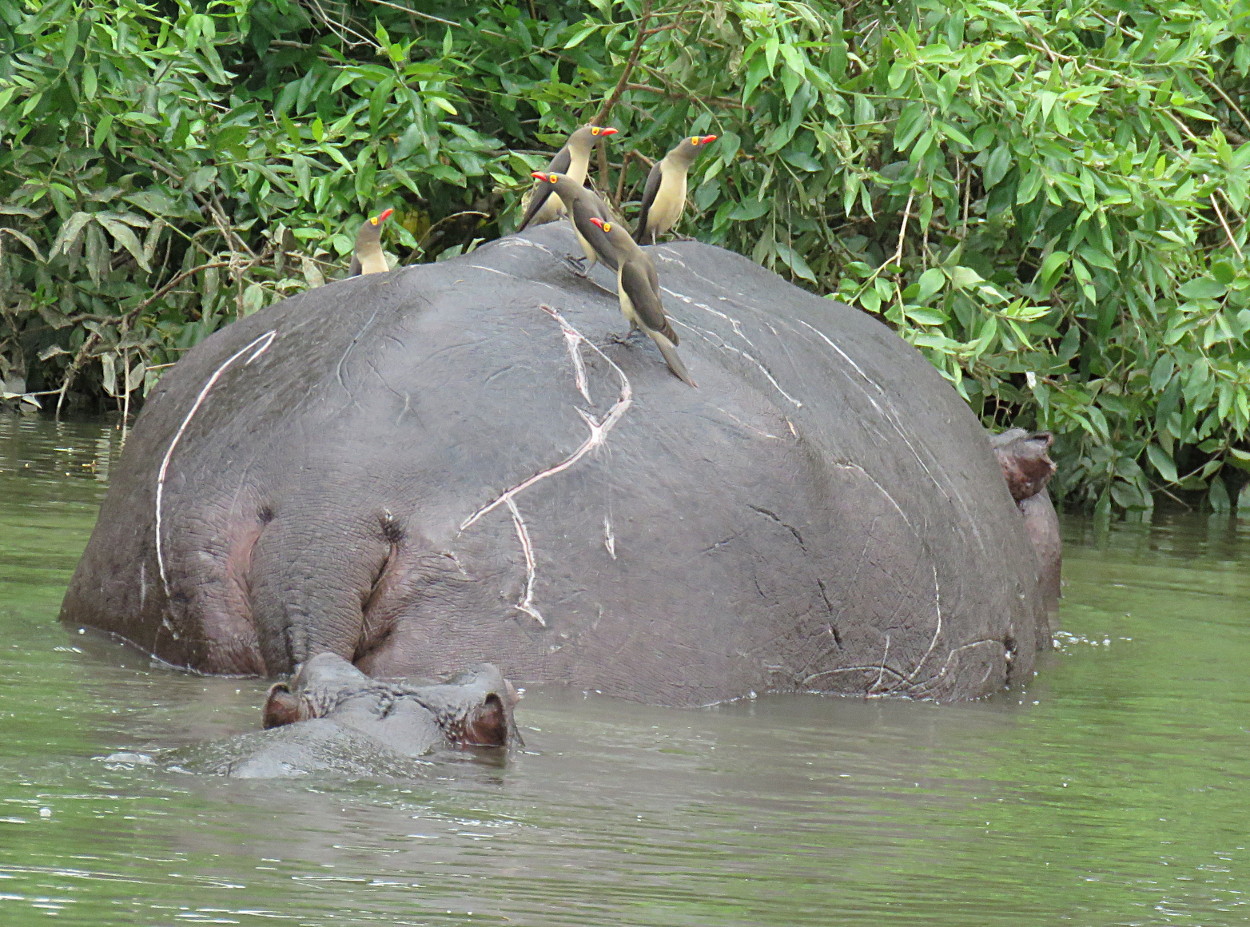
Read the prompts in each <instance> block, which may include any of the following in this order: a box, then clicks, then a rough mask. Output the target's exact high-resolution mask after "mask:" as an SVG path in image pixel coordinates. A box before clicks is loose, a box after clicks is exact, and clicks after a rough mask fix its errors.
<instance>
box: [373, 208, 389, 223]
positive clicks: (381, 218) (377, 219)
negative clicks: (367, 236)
mask: <svg viewBox="0 0 1250 927" xmlns="http://www.w3.org/2000/svg"><path fill="white" fill-rule="evenodd" d="M394 211H395V210H393V209H383V210H382V211H381V212H380V213H378V214H377V215H376V216H374V217H373V218H372V219H370V220H369V221H370V222H371V223H372V224H373V225H381V224H382V223H383V222H385V221H386V220H387V219H389V218H390V217H391V213H393V212H394Z"/></svg>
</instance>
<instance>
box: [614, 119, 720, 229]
mask: <svg viewBox="0 0 1250 927" xmlns="http://www.w3.org/2000/svg"><path fill="white" fill-rule="evenodd" d="M714 141H716V136H715V135H692V136H690V137H689V138H683V139H682V140H681V144H679V145H678V146H677V147H676V148H674V149H673V150H672V151H670V152H669V153H668V154H666V155H665V156H664V157H662V158H661V159H660V160H659V161H656V162H655V164H654V165H652V167H651V173H649V174H648V175H647V185H646V186H645V187H644V188H643V191H642V206H641V208H640V209H639V211H638V227H637V229H636V230H635V231H634V240H635V241H637V242H638V243H639V244H640V245H654V244H655V242H656V239H658V238H659V237H660V236H661V235H663V234H664V233H665V232H667V231H668V230H669V229H671V228H672V227H673V226H674V225H676V224H677V220H678V219H680V218H681V213H682V210H683V209H685V208H686V174H687V173H689V171H690V164H691V162H692V161H694V159H695V158H696V157H697V156H698V155H699V154H700V153H701V152H702V151H703V149H704V148H705V147H707V146H708V145H710V144H711V143H712V142H714Z"/></svg>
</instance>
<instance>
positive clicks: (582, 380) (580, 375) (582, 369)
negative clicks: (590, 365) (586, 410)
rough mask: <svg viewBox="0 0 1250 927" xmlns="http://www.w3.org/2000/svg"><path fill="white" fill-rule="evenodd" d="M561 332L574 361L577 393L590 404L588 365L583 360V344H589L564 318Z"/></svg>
mask: <svg viewBox="0 0 1250 927" xmlns="http://www.w3.org/2000/svg"><path fill="white" fill-rule="evenodd" d="M559 322H560V331H562V332H563V333H564V346H565V347H566V348H567V349H568V352H569V359H570V360H572V361H573V379H574V381H575V382H576V383H577V391H578V392H579V393H581V394H582V398H583V399H585V400H586V402H587V403H590V401H591V399H590V388H589V385H588V384H587V382H586V363H585V361H583V360H582V344H583V343H589V342H587V341H586V337H585V336H584V335H583V334H582V333H581V332H579V331H577V329H575V328H573V326H571V325H569V323H568V322H566V321H564V319H563V317H561V318H560V319H559Z"/></svg>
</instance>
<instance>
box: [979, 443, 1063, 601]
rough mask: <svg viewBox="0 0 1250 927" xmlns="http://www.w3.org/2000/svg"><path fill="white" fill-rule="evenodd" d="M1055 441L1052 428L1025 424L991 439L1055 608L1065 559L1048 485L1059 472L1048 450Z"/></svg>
mask: <svg viewBox="0 0 1250 927" xmlns="http://www.w3.org/2000/svg"><path fill="white" fill-rule="evenodd" d="M1053 442H1054V436H1053V435H1051V433H1050V432H1048V431H1037V432H1028V431H1025V430H1024V429H1023V428H1011V429H1009V430H1007V431H1004V432H1003V433H1002V434H998V435H995V436H994V437H993V438H991V439H990V443H991V445H992V446H993V448H994V453H995V454H997V455H998V462H999V464H1000V465H1001V466H1002V468H1003V476H1004V477H1006V479H1007V489H1008V490H1009V491H1010V492H1011V498H1013V499H1015V500H1016V506H1017V507H1018V508H1019V509H1020V514H1021V516H1022V517H1023V519H1024V528H1025V531H1026V532H1027V533H1028V536H1029V540H1030V541H1031V542H1032V544H1033V550H1034V553H1035V554H1036V555H1037V562H1038V574H1037V576H1038V585H1039V587H1040V589H1041V593H1042V597H1043V599H1044V600H1045V602H1046V606H1047V608H1048V609H1049V610H1051V611H1054V610H1055V609H1057V608H1058V607H1059V591H1060V582H1061V575H1060V574H1061V571H1062V562H1063V547H1062V544H1061V543H1060V539H1059V516H1058V514H1056V512H1055V506H1054V505H1053V504H1052V503H1051V501H1050V493H1049V492H1048V491H1047V489H1046V484H1047V483H1049V482H1050V478H1051V477H1052V476H1054V475H1055V464H1054V462H1053V461H1051V459H1050V457H1049V455H1048V453H1047V452H1048V451H1049V450H1050V446H1051V444H1052V443H1053Z"/></svg>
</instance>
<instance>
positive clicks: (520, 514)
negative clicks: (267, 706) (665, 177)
mask: <svg viewBox="0 0 1250 927" xmlns="http://www.w3.org/2000/svg"><path fill="white" fill-rule="evenodd" d="M576 247H577V245H576V242H575V240H574V238H573V236H572V233H571V231H570V230H569V229H568V228H567V227H566V226H565V225H564V224H563V223H552V224H550V225H546V226H541V227H539V228H536V229H532V230H527V231H526V232H525V233H524V234H522V235H512V236H508V237H506V238H503V239H500V240H498V241H495V242H492V243H490V244H488V245H485V246H483V247H481V248H479V249H477V250H476V251H473V252H471V253H469V254H466V255H462V256H457V257H455V258H452V259H450V260H447V261H443V262H439V263H435V264H426V265H417V266H409V267H404V268H400V269H397V270H394V271H389V272H385V273H377V274H369V275H365V276H359V277H353V278H350V279H345V280H341V281H337V282H334V283H330V284H328V285H326V286H323V287H319V288H315V289H311V290H308V291H307V292H304V293H301V294H298V295H295V296H292V297H290V298H288V299H285V300H283V301H281V302H278V303H276V304H274V305H272V306H269V307H267V308H265V309H262V310H261V311H258V312H256V313H255V314H253V315H251V316H248V317H246V318H242V319H239V320H237V321H235V322H233V323H232V324H230V325H228V326H226V327H225V328H223V329H222V330H220V331H218V332H217V333H215V334H214V335H212V336H211V337H209V338H207V339H205V340H204V341H203V342H201V343H200V344H198V345H196V346H195V347H194V348H193V349H192V350H190V351H188V352H187V354H186V355H185V356H184V357H183V359H182V360H181V361H180V362H179V363H178V364H177V365H176V366H175V367H174V368H173V369H171V370H169V371H167V372H166V373H165V375H164V376H163V377H162V379H161V381H160V383H159V384H158V385H157V386H156V388H155V389H154V391H153V393H152V394H151V395H150V397H149V398H148V399H147V401H146V403H145V406H144V408H143V410H142V412H141V414H140V415H139V418H138V420H137V421H136V423H135V426H134V428H133V430H132V432H131V434H130V437H129V440H128V441H127V442H126V447H125V451H124V453H123V455H122V457H121V460H120V461H119V464H118V465H117V467H115V468H114V475H113V479H112V483H111V485H110V487H109V491H108V494H107V496H106V498H105V500H104V503H103V506H102V509H101V512H100V517H99V520H98V523H97V525H96V527H95V530H94V532H93V534H92V537H91V539H90V541H89V543H88V545H87V548H86V550H85V552H84V554H83V557H82V560H81V562H80V563H79V565H78V568H77V570H76V572H75V574H74V577H73V579H72V581H71V584H70V587H69V590H68V592H67V593H66V597H65V600H64V604H63V608H62V613H61V616H62V619H63V620H64V621H66V622H68V623H71V624H74V625H83V626H91V627H95V628H100V629H103V630H105V631H109V632H112V633H114V634H116V635H119V636H121V637H124V638H126V639H129V640H130V641H132V642H134V643H136V644H137V645H139V646H140V647H142V648H143V649H145V650H146V651H148V652H150V653H153V654H155V655H156V656H158V657H159V658H161V659H162V660H165V661H167V662H168V663H171V664H174V665H177V666H184V667H189V668H192V669H195V670H197V671H200V672H205V673H224V674H259V675H266V676H276V675H281V674H285V673H289V672H290V671H291V669H292V667H293V666H295V665H296V664H299V663H301V662H303V661H306V660H308V659H310V658H311V657H312V656H314V655H315V654H318V653H320V652H322V651H325V652H329V653H334V654H338V655H339V656H341V657H342V658H344V659H346V660H348V661H350V662H351V663H353V664H354V665H355V666H357V667H358V668H359V669H361V670H362V671H363V672H365V673H367V674H369V675H372V676H379V677H388V676H407V675H413V674H421V675H438V674H442V673H445V672H447V671H449V670H450V669H453V668H455V667H457V666H463V665H466V664H469V663H474V662H479V661H489V662H493V663H495V664H497V665H499V666H500V667H501V668H502V669H503V671H504V672H505V673H506V674H507V676H508V677H509V678H510V679H513V680H514V681H516V682H517V683H518V684H539V683H541V684H547V685H566V686H572V687H577V688H579V689H581V690H583V691H591V692H601V693H604V694H606V695H610V696H618V697H622V698H627V699H634V700H639V701H644V702H649V703H653V704H660V705H671V706H682V705H686V706H689V705H702V704H708V703H714V702H719V701H725V700H730V699H736V698H743V697H749V696H751V695H753V694H763V693H768V692H821V693H842V694H859V695H869V696H883V695H907V696H912V697H918V698H933V699H956V698H971V697H978V696H983V695H987V694H989V693H992V692H995V691H997V690H999V689H1001V688H1002V687H1003V686H1005V685H1007V684H1009V683H1010V682H1011V681H1012V680H1014V679H1017V678H1023V677H1024V676H1026V675H1029V674H1030V673H1031V672H1032V668H1033V666H1034V661H1035V657H1036V654H1037V653H1038V652H1039V650H1041V649H1043V648H1048V647H1049V646H1050V645H1051V639H1050V633H1049V624H1048V618H1047V615H1046V606H1045V597H1044V596H1043V594H1042V592H1041V591H1040V589H1039V587H1038V581H1037V572H1038V569H1037V559H1036V555H1035V554H1034V552H1033V549H1032V547H1031V545H1030V541H1029V538H1028V534H1027V532H1026V531H1025V529H1024V525H1023V522H1022V519H1021V517H1020V512H1019V511H1018V510H1017V507H1016V504H1015V502H1014V500H1013V499H1012V496H1011V493H1010V492H1009V491H1008V487H1007V484H1006V481H1005V480H1004V479H1003V473H1002V470H1001V468H1000V465H999V463H998V462H997V460H996V458H995V454H994V452H993V450H992V448H991V446H990V442H989V440H988V439H987V436H986V433H985V432H984V431H983V429H982V427H981V425H980V423H979V421H978V420H977V418H976V416H975V415H974V414H973V413H972V412H971V411H970V410H969V408H968V407H967V405H966V403H964V402H963V401H962V400H961V399H960V397H959V396H958V394H957V393H956V392H955V390H954V389H953V388H951V386H950V385H949V384H948V383H947V382H946V381H945V380H944V379H943V378H942V377H941V376H940V375H939V373H938V372H937V371H936V370H935V369H934V368H933V366H932V365H931V364H929V363H928V362H927V361H926V360H925V358H924V357H923V356H922V355H921V354H920V353H919V352H918V351H916V350H915V349H913V348H912V347H911V346H910V345H908V344H907V343H906V342H904V341H903V340H902V339H901V338H899V337H898V336H897V335H896V334H895V333H893V332H892V331H891V330H890V329H889V328H887V327H886V326H885V325H883V324H882V323H881V322H880V321H878V320H876V319H874V318H872V317H871V316H869V315H867V314H865V313H863V312H860V311H858V310H856V309H853V308H851V307H849V306H846V305H843V304H841V303H838V302H836V301H833V300H830V299H822V298H820V297H817V296H814V295H812V294H810V293H807V292H805V291H803V290H801V289H799V288H798V287H796V286H793V285H792V284H790V283H788V282H786V281H784V280H782V279H781V278H780V277H778V276H777V275H776V274H773V273H771V272H770V271H768V270H765V269H763V268H761V267H759V266H758V265H756V264H754V263H752V262H751V261H750V260H748V259H747V258H744V257H742V256H740V255H737V254H734V253H732V252H729V251H726V250H724V249H721V248H717V247H712V246H709V245H704V244H701V243H699V242H693V241H685V242H679V243H675V244H671V245H660V246H654V247H651V248H649V249H648V253H649V255H650V256H651V259H652V261H653V262H654V263H655V265H656V268H657V271H658V277H659V284H660V292H661V297H662V299H663V302H664V306H665V309H666V310H667V312H668V314H669V316H670V317H671V322H672V326H673V330H674V332H675V333H676V334H677V336H678V337H679V339H680V347H679V350H680V352H681V356H682V358H683V360H684V363H685V365H686V367H688V368H689V371H690V373H691V375H692V379H693V380H694V382H696V383H697V384H698V387H697V388H693V387H691V386H690V385H688V384H686V383H684V382H682V381H681V380H679V379H677V378H676V377H674V376H673V375H672V374H671V373H670V372H669V370H668V368H667V367H666V365H665V364H664V362H663V359H662V358H661V357H660V355H659V353H658V352H657V351H656V349H655V346H654V345H653V344H651V342H650V341H649V340H647V339H638V338H625V337H621V335H622V332H623V331H624V330H626V327H627V326H626V323H625V321H624V319H623V318H622V315H621V311H620V307H619V303H618V299H617V295H616V292H615V287H614V286H611V285H610V281H608V279H607V277H606V275H604V281H602V282H601V281H597V280H595V279H593V277H592V278H591V279H581V278H579V277H578V276H576V275H575V274H573V273H572V272H571V271H570V270H569V269H568V267H567V266H565V263H564V261H563V260H562V255H564V254H567V253H569V252H570V251H573V250H575V249H576Z"/></svg>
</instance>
